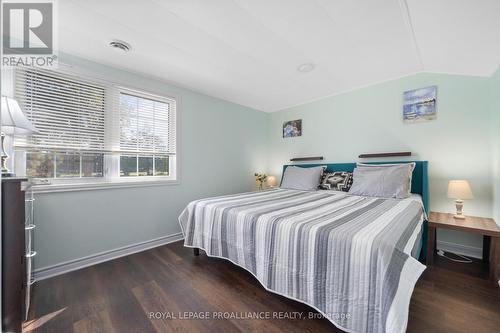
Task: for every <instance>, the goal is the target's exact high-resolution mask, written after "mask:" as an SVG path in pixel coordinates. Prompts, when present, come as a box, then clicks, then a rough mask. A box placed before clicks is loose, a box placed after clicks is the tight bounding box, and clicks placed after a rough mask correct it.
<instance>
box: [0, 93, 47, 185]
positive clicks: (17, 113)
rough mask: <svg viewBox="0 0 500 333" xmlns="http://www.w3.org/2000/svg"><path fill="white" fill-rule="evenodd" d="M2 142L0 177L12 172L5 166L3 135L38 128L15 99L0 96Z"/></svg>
mask: <svg viewBox="0 0 500 333" xmlns="http://www.w3.org/2000/svg"><path fill="white" fill-rule="evenodd" d="M1 111H2V133H1V135H2V142H1V149H2V153H1V154H2V155H1V168H2V177H12V176H14V174H13V173H12V172H11V171H10V170H9V168H8V167H7V159H8V158H9V155H7V153H6V152H5V136H6V135H9V136H16V135H30V134H32V133H37V132H38V130H37V129H36V128H35V127H34V126H33V124H31V122H30V121H29V120H28V119H27V118H26V116H25V115H24V113H23V111H22V110H21V107H20V106H19V103H17V101H16V100H14V99H12V98H9V97H6V96H2V109H1Z"/></svg>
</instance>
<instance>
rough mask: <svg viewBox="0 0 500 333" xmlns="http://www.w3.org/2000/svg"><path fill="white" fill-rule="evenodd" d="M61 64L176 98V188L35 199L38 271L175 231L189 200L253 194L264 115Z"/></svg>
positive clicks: (91, 66) (261, 165)
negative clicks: (178, 126) (178, 101)
mask: <svg viewBox="0 0 500 333" xmlns="http://www.w3.org/2000/svg"><path fill="white" fill-rule="evenodd" d="M63 60H64V61H66V62H68V63H71V64H74V65H76V66H78V67H79V68H84V69H87V70H90V71H92V72H95V74H96V75H99V76H102V77H106V78H107V79H108V80H112V81H114V82H117V83H121V84H122V85H125V86H127V85H133V86H134V87H140V88H142V89H144V90H145V91H150V92H153V93H157V94H162V93H163V94H167V95H168V94H169V93H175V94H177V95H178V96H180V97H181V99H182V105H181V110H180V124H181V129H180V139H181V140H180V148H179V150H180V152H181V165H180V166H181V177H182V178H181V184H180V185H172V186H154V187H140V188H132V189H130V188H128V189H111V190H110V189H106V190H93V191H80V192H64V193H51V194H39V195H37V196H36V224H37V229H36V233H35V235H36V237H35V247H36V250H37V252H38V256H37V257H36V260H35V265H36V268H45V267H48V266H52V265H55V264H58V263H62V262H65V261H70V260H74V259H78V258H81V257H84V256H89V255H93V254H96V253H100V252H103V251H108V250H112V249H116V248H119V247H122V246H126V245H130V244H135V243H138V242H143V241H147V240H152V239H155V238H158V237H162V236H167V235H172V234H175V233H178V232H180V227H179V224H178V222H177V218H178V216H179V214H180V212H181V211H182V209H183V208H184V207H185V206H186V204H187V203H188V202H189V201H191V200H194V199H197V198H203V197H207V196H214V195H220V194H227V193H237V192H242V191H247V190H251V189H253V188H254V186H255V183H254V179H253V173H254V172H255V171H265V169H266V152H265V149H266V136H267V130H266V125H267V114H266V113H263V112H260V111H256V110H253V109H250V108H246V107H243V106H240V105H236V104H232V103H229V102H225V101H222V100H219V99H215V98H212V97H208V96H205V95H202V94H198V93H194V92H192V91H188V90H185V89H180V88H176V87H173V86H170V85H167V84H165V83H163V82H160V81H156V80H154V79H148V78H145V77H142V76H139V75H134V74H131V73H127V72H124V71H119V70H115V69H112V68H109V67H106V66H101V65H98V64H95V63H91V62H88V61H83V60H81V59H78V58H73V57H68V56H65V57H64V58H63Z"/></svg>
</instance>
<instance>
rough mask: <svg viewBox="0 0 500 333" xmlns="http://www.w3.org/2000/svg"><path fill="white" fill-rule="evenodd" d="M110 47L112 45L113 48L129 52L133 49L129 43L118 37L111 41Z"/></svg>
mask: <svg viewBox="0 0 500 333" xmlns="http://www.w3.org/2000/svg"><path fill="white" fill-rule="evenodd" d="M108 45H109V47H111V48H112V49H113V50H117V51H121V52H128V51H130V50H131V49H132V47H131V46H130V44H129V43H127V42H124V41H122V40H118V39H113V40H112V41H110V42H109V44H108Z"/></svg>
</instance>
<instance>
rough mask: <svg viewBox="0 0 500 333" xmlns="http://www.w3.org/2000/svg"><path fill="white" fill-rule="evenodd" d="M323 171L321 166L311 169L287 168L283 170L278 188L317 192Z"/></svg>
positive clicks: (323, 168)
mask: <svg viewBox="0 0 500 333" xmlns="http://www.w3.org/2000/svg"><path fill="white" fill-rule="evenodd" d="M323 170H325V167H323V166H318V167H311V168H301V167H297V166H289V167H287V168H286V169H285V173H284V174H283V181H282V182H281V186H280V187H281V188H287V189H292V190H304V191H312V190H317V189H318V186H319V182H320V179H321V175H322V174H323Z"/></svg>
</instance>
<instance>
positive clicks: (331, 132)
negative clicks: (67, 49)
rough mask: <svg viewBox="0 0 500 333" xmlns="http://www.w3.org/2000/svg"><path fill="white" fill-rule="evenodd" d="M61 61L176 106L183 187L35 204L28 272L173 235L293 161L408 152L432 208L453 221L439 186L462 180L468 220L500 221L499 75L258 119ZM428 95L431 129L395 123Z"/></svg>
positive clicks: (61, 197)
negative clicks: (184, 220)
mask: <svg viewBox="0 0 500 333" xmlns="http://www.w3.org/2000/svg"><path fill="white" fill-rule="evenodd" d="M63 60H65V62H67V63H70V64H74V65H75V67H79V68H84V69H87V70H89V71H91V72H94V73H95V74H96V75H99V76H101V77H103V78H106V79H108V80H111V81H114V82H117V83H120V84H122V85H124V86H127V85H132V86H134V87H140V88H142V89H144V90H146V91H151V92H153V93H158V94H162V93H165V94H168V93H175V94H177V95H179V96H180V97H181V99H182V109H181V111H180V118H181V119H180V124H181V131H180V134H181V140H180V152H181V153H182V154H181V177H182V179H181V184H180V185H173V186H155V187H140V188H134V189H132V190H131V189H111V190H110V189H106V190H93V191H80V192H65V193H51V194H39V195H37V198H36V199H37V201H36V223H37V231H36V234H35V235H36V238H35V247H36V248H37V251H38V253H39V255H38V256H37V258H36V261H35V265H36V268H38V269H39V268H46V267H49V266H52V265H56V264H59V263H63V262H66V261H71V260H74V259H78V258H81V257H85V256H89V255H93V254H97V253H100V252H104V251H109V250H112V249H116V248H119V247H122V246H127V245H130V244H135V243H138V242H143V241H148V240H151V239H155V238H158V237H162V236H167V235H172V234H176V233H178V232H180V229H179V226H178V223H177V217H178V215H179V213H180V212H181V210H182V209H183V208H184V206H185V205H186V204H187V203H188V202H189V201H191V200H193V199H196V198H202V197H207V196H213V195H219V194H226V193H236V192H241V191H246V190H250V189H252V188H253V187H254V182H253V177H252V175H253V173H254V172H255V171H266V170H267V171H268V172H269V173H271V174H275V175H279V174H280V172H281V166H282V165H283V164H284V163H288V160H289V159H290V157H293V156H308V155H323V156H325V159H326V161H328V162H351V161H357V160H358V158H357V155H358V154H360V153H363V152H377V151H399V150H410V151H412V152H413V153H414V156H413V157H412V158H415V159H422V160H429V161H430V170H429V171H430V189H431V209H435V210H443V211H449V212H452V211H453V209H454V206H453V202H452V201H451V200H449V199H447V198H446V186H447V182H448V180H449V179H452V178H464V179H468V180H469V181H470V182H471V185H472V189H473V191H474V194H475V196H476V198H475V199H474V200H471V201H467V202H466V205H465V210H466V212H467V213H469V214H477V215H483V216H490V215H491V214H492V213H493V211H494V207H496V208H495V209H496V211H497V212H498V211H499V210H500V207H499V205H498V204H497V205H494V204H493V198H494V192H495V193H496V195H497V196H496V202H498V200H499V198H500V188H499V186H498V185H499V182H498V175H499V172H498V168H499V167H500V163H497V164H495V161H499V156H500V150H498V147H499V146H500V145H498V146H496V147H497V150H496V151H497V153H498V154H497V155H496V156H497V157H496V160H495V159H492V158H491V151H492V150H494V144H495V142H496V144H498V143H499V141H495V140H493V138H497V140H500V137H499V135H498V133H500V128H499V126H500V122H499V120H500V97H499V96H500V75H499V74H498V73H497V75H496V76H495V77H494V78H492V79H489V78H479V77H464V76H453V75H438V74H417V75H414V76H410V77H405V78H402V79H398V80H394V81H389V82H386V83H382V84H378V85H374V86H371V87H367V88H363V89H359V90H356V91H353V92H350V93H345V94H341V95H337V96H333V97H330V98H325V99H322V100H319V101H316V102H312V103H308V104H305V105H301V106H297V107H292V108H289V109H286V110H282V111H279V112H276V113H272V114H265V113H262V112H260V111H256V110H253V109H250V108H246V107H243V106H240V105H236V104H232V103H229V102H226V101H222V100H219V99H216V98H212V97H208V96H206V95H202V94H198V93H195V92H192V91H189V90H186V89H181V88H178V87H174V86H172V85H169V84H166V83H165V82H162V81H158V80H155V79H152V78H145V77H143V76H140V75H135V74H132V73H128V72H125V71H120V70H117V69H113V68H110V67H106V66H102V65H99V64H96V63H92V62H88V61H84V60H82V59H78V58H75V57H69V56H63ZM428 85H438V119H437V120H435V121H431V122H427V123H420V124H404V123H403V122H402V115H401V108H402V92H403V91H405V90H409V89H414V88H419V87H425V86H428ZM495 94H496V95H495ZM492 96H496V99H495V97H492ZM494 103H497V104H494ZM495 110H497V112H495ZM292 119H303V130H304V133H303V136H302V137H299V138H292V139H283V138H281V126H282V123H283V121H286V120H292ZM490 120H492V121H490ZM495 121H496V124H497V125H498V126H495ZM495 133H496V136H495ZM499 162H500V161H499ZM494 172H496V173H494ZM492 175H496V183H495V184H496V186H492V185H491V183H492ZM494 177H495V176H494ZM494 189H495V191H494ZM438 239H439V240H443V241H447V242H452V243H460V244H464V245H469V246H473V247H481V239H480V237H473V236H471V235H467V234H462V233H450V232H448V233H446V232H440V233H439V234H438Z"/></svg>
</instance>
